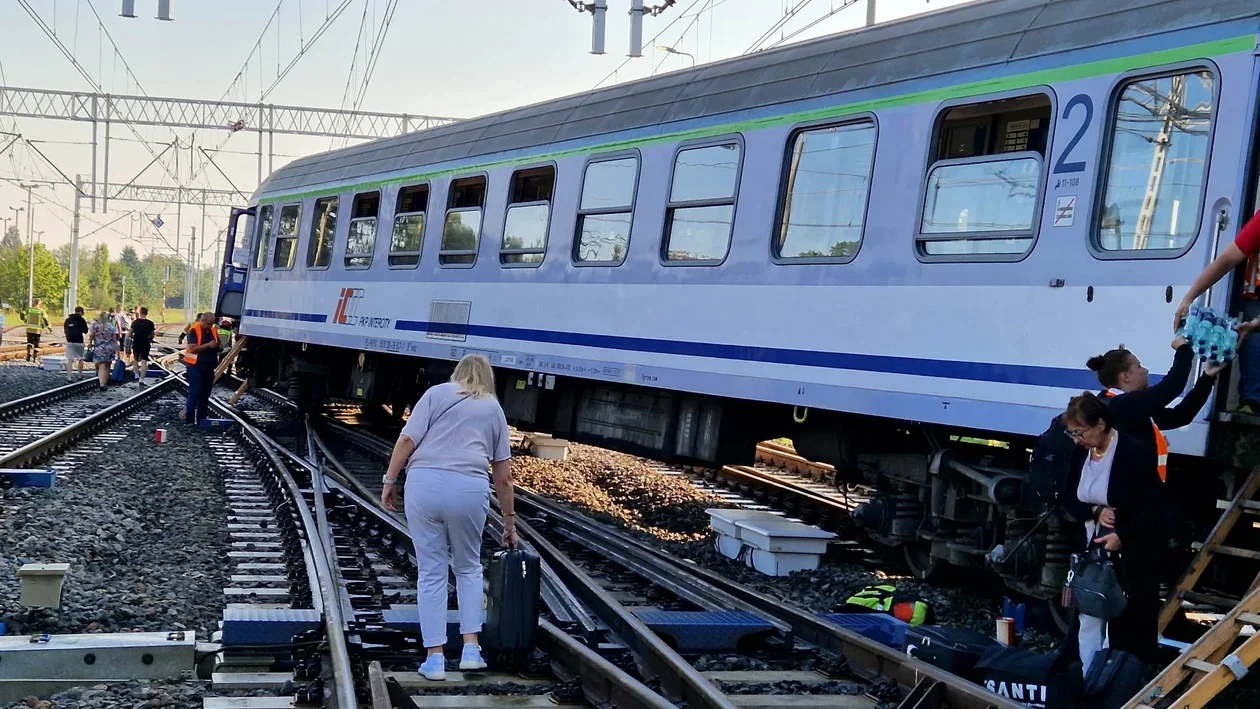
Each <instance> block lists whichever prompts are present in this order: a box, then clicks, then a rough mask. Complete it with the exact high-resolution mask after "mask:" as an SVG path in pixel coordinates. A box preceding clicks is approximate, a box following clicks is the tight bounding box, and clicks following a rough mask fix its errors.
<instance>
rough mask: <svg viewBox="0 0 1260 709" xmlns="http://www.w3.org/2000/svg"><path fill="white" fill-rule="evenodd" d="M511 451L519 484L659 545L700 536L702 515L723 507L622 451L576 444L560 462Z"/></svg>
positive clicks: (705, 520)
mask: <svg viewBox="0 0 1260 709" xmlns="http://www.w3.org/2000/svg"><path fill="white" fill-rule="evenodd" d="M515 453H516V455H514V456H513V458H512V475H513V477H514V478H515V479H516V482H517V483H518V484H520V485H524V486H525V487H528V488H530V489H532V490H534V491H536V492H538V493H539V494H541V495H544V496H546V497H549V498H551V499H554V500H559V501H561V502H568V503H570V504H574V505H577V506H578V507H581V508H582V509H584V510H585V511H587V512H590V513H594V516H595V517H596V518H599V519H603V520H612V521H614V522H616V523H618V524H620V525H622V526H625V527H628V528H630V529H633V530H635V531H638V532H642V533H645V534H648V535H650V536H651V537H653V538H654V539H656V540H658V541H661V540H663V541H673V542H685V541H694V540H698V539H702V538H704V536H705V535H706V534H707V533H708V528H709V517H708V515H706V514H705V512H704V511H705V510H706V509H709V508H711V507H726V506H727V504H726V503H725V502H723V501H722V500H721V499H720V498H718V497H715V496H713V495H710V494H708V493H705V492H703V491H701V490H698V489H696V488H695V487H693V486H692V485H691V484H689V483H688V482H687V480H686V479H685V478H683V477H682V476H676V475H663V474H662V473H661V472H660V471H659V470H657V469H656V468H653V467H652V466H651V465H649V464H648V463H647V462H646V461H644V460H643V459H641V458H636V457H634V456H630V455H625V454H623V453H615V452H613V451H608V450H604V449H602V448H595V447H593V446H586V445H581V444H578V443H573V444H570V445H569V456H568V459H567V460H563V461H555V460H541V459H539V458H533V457H530V456H528V455H524V454H523V453H524V451H520V450H518V451H515Z"/></svg>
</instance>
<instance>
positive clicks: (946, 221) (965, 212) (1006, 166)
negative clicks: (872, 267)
mask: <svg viewBox="0 0 1260 709" xmlns="http://www.w3.org/2000/svg"><path fill="white" fill-rule="evenodd" d="M1040 178H1041V163H1040V161H1038V160H1037V159H1036V158H1033V157H1025V158H1016V159H1013V160H995V161H990V162H982V163H963V164H953V165H938V166H937V167H934V168H933V169H932V172H931V174H930V175H928V185H927V199H926V203H925V204H924V207H923V222H922V225H921V226H920V232H921V233H923V234H950V233H954V234H977V233H985V232H1004V231H1032V228H1033V222H1034V220H1035V219H1036V216H1037V215H1036V210H1037V187H1038V184H1039V182H1040Z"/></svg>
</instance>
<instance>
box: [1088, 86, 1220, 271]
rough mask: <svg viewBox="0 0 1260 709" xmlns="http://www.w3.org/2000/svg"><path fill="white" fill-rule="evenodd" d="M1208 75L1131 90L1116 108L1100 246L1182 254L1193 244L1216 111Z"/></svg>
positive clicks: (1197, 225) (1100, 224) (1114, 249)
mask: <svg viewBox="0 0 1260 709" xmlns="http://www.w3.org/2000/svg"><path fill="white" fill-rule="evenodd" d="M1213 91H1214V86H1213V77H1212V75H1211V74H1210V73H1208V72H1205V71H1200V72H1194V73H1187V74H1178V75H1176V76H1163V77H1158V78H1152V79H1142V80H1140V81H1134V82H1132V83H1130V84H1128V85H1127V86H1126V87H1125V89H1124V91H1123V92H1122V93H1121V94H1120V99H1119V101H1118V102H1117V104H1116V109H1115V110H1116V113H1115V116H1114V121H1113V124H1114V126H1115V128H1114V131H1113V135H1112V143H1111V156H1110V158H1111V159H1110V162H1109V163H1108V165H1107V177H1106V190H1105V192H1104V197H1103V202H1102V214H1101V215H1100V219H1099V230H1098V246H1099V247H1100V248H1102V249H1106V250H1108V251H1118V250H1125V251H1128V250H1144V249H1180V248H1183V247H1185V246H1186V245H1188V244H1189V243H1190V242H1191V241H1193V240H1194V235H1195V232H1196V231H1197V230H1198V227H1199V217H1200V215H1201V206H1202V195H1203V184H1204V180H1205V179H1206V176H1207V157H1208V148H1209V142H1210V140H1211V130H1212V114H1213V111H1214V94H1213Z"/></svg>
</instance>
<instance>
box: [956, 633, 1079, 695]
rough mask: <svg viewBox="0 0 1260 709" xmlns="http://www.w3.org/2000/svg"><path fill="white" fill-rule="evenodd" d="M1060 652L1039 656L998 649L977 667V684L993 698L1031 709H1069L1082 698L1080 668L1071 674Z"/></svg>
mask: <svg viewBox="0 0 1260 709" xmlns="http://www.w3.org/2000/svg"><path fill="white" fill-rule="evenodd" d="M1069 660H1070V658H1069V657H1067V656H1066V655H1064V654H1063V653H1062V652H1060V651H1055V652H1052V653H1050V654H1040V653H1036V652H1033V651H1031V650H1025V649H1023V648H1018V647H1007V646H1005V645H998V646H996V647H991V648H989V649H988V650H986V651H985V653H984V655H982V656H981V657H980V661H979V662H977V663H976V674H977V676H978V678H979V681H980V684H981V685H982V686H984V688H985V689H987V690H989V691H990V692H993V693H994V694H996V695H998V696H1001V697H1006V698H1007V699H1010V700H1011V701H1013V702H1015V703H1017V704H1023V705H1024V706H1026V707H1030V708H1031V709H1069V708H1073V707H1076V706H1077V705H1078V704H1079V699H1080V697H1081V694H1082V691H1081V676H1080V665H1079V664H1078V665H1076V671H1075V672H1073V671H1072V666H1071V665H1070V663H1069Z"/></svg>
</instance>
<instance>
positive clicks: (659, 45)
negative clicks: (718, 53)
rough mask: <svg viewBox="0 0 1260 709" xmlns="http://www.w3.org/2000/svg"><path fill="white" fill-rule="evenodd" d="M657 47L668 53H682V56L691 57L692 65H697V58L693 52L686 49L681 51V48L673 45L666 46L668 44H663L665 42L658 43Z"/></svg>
mask: <svg viewBox="0 0 1260 709" xmlns="http://www.w3.org/2000/svg"><path fill="white" fill-rule="evenodd" d="M656 48H657V49H659V50H661V51H662V52H665V53H666V54H679V55H682V56H684V57H690V58H691V66H693V67H694V66H695V65H696V58H695V57H694V56H692V54H691V53H690V52H684V51H681V50H678V49H674V48H673V47H666V46H665V45H663V44H658V45H656Z"/></svg>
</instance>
